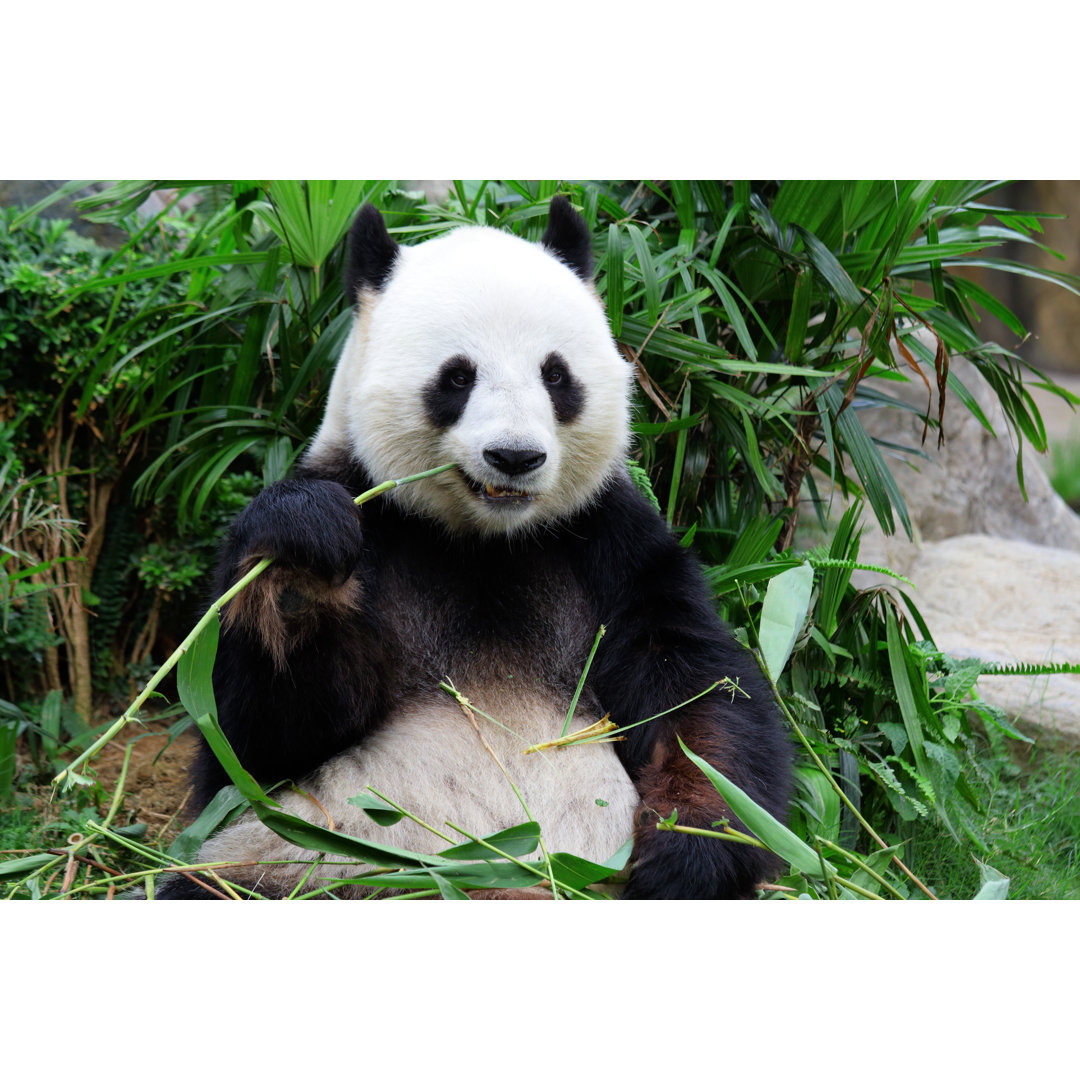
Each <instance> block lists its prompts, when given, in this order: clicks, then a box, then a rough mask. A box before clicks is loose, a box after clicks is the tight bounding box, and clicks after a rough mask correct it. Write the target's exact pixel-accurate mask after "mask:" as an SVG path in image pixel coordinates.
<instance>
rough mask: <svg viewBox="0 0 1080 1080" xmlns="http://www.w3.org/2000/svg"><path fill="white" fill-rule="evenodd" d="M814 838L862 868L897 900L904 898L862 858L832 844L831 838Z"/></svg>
mask: <svg viewBox="0 0 1080 1080" xmlns="http://www.w3.org/2000/svg"><path fill="white" fill-rule="evenodd" d="M814 839H815V840H817V842H818V843H819V844H823V845H824V846H825V847H827V848H829V849H831V850H832V851H835V852H836V853H837V854H838V855H843V857H844V858H845V859H847V860H848V862H853V863H854V864H855V865H856V866H857V867H858V868H859V869H860V870H862V871H863V872H864V873H866V874H869V875H870V876H871V877H872V878H873V879H874V880H875V881H876V882H877V883H878V884H879V885H881V886H882V887H883V888H885V889H888V890H889V892H891V893H892V894H893V896H895V897H896V899H897V900H903V899H904V894H903V893H901V892H900V890H899V889H897V888H896V886H895V885H890V884H889V882H888V881H886V880H885V878H883V877H882V876H881V875H880V874H879V873H878V872H877V871H876V870H874V869H872V868H871V867H870V866H868V865H867V864H866V863H865V862H863V861H862V859H860V858H858V857H857V856H856V855H853V854H852V853H851V852H850V851H847V850H846V849H845V848H842V847H841V846H840V845H839V844H834V843H833V842H832V841H831V840H826V839H825V838H824V837H823V836H815V837H814ZM837 880H839V879H837Z"/></svg>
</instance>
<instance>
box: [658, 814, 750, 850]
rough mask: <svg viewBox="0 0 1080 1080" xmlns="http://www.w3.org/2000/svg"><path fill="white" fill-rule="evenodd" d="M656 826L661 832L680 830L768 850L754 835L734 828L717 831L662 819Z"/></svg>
mask: <svg viewBox="0 0 1080 1080" xmlns="http://www.w3.org/2000/svg"><path fill="white" fill-rule="evenodd" d="M656 827H657V829H659V830H660V831H661V832H681V833H687V834H689V835H690V836H709V837H712V838H713V839H716V840H730V841H731V842H732V843H733V844H746V845H747V847H756V848H761V849H762V850H764V851H768V850H769V847H768V845H767V844H763V843H762V842H761V841H760V840H759V839H758V838H757V837H756V836H750V835H749V834H748V833H741V832H737V831H736V830H735V829H725V830H724V831H723V832H717V831H716V830H715V829H697V828H695V827H694V826H693V825H668V824H667V823H666V822H663V821H658V822H657V823H656Z"/></svg>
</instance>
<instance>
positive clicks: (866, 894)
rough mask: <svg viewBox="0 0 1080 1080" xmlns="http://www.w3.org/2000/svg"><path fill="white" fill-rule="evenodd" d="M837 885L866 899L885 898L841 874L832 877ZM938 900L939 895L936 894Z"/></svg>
mask: <svg viewBox="0 0 1080 1080" xmlns="http://www.w3.org/2000/svg"><path fill="white" fill-rule="evenodd" d="M831 880H832V881H835V882H836V884H837V885H843V886H844V888H845V889H850V890H851V891H852V892H853V893H858V894H859V896H861V897H863V899H865V900H884V899H885V897H883V896H878V894H877V893H872V892H871V891H870V890H869V889H864V888H863V887H862V886H861V885H856V884H855V882H854V881H848V879H847V878H842V877H840V875H839V874H834V875H833V876H832V878H831ZM934 899H935V900H936V899H937V897H936V896H935V897H934Z"/></svg>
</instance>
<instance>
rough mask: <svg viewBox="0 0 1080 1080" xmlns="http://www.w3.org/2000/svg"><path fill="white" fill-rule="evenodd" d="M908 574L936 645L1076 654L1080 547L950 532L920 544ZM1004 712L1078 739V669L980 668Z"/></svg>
mask: <svg viewBox="0 0 1080 1080" xmlns="http://www.w3.org/2000/svg"><path fill="white" fill-rule="evenodd" d="M908 576H909V577H912V580H914V581H915V582H916V585H917V588H916V590H915V591H914V592H913V593H912V598H913V599H914V601H915V604H916V605H917V607H918V608H919V611H920V612H921V613H922V615H923V618H925V619H926V622H927V625H928V626H929V627H930V631H931V633H932V634H933V636H934V641H935V642H936V643H937V646H938V648H940V649H941V650H942V651H943V652H946V653H949V654H950V655H951V656H958V657H964V656H975V657H978V658H979V659H980V660H989V661H994V662H997V663H1000V664H1016V663H1028V664H1040V663H1074V664H1076V663H1080V552H1075V551H1064V550H1062V549H1060V548H1048V547H1040V546H1039V545H1038V544H1033V543H1030V542H1028V541H1025V540H1003V539H1001V538H1000V537H992V536H971V535H967V536H954V537H951V538H949V539H948V540H939V541H936V542H932V543H929V544H926V545H924V546H923V549H922V551H921V552H919V554H918V557H917V559H916V560H915V562H914V565H913V566H912V567H911V568H910V573H909V574H908ZM979 693H980V694H981V696H982V697H983V698H984V699H985V700H986V701H988V702H990V703H991V704H993V705H997V706H998V707H999V708H1001V709H1004V711H1005V712H1006V713H1007V714H1008V715H1009V716H1010V718H1013V717H1019V718H1020V719H1021V720H1023V721H1027V722H1028V723H1030V724H1035V725H1038V726H1039V727H1040V728H1042V729H1044V730H1046V731H1051V732H1055V733H1056V734H1058V735H1060V736H1061V737H1063V738H1065V739H1067V740H1069V741H1072V742H1080V676H1078V675H1050V676H1046V675H1042V676H1036V677H1034V678H1029V677H1026V676H1008V677H1006V676H985V677H983V678H982V679H980V680H979Z"/></svg>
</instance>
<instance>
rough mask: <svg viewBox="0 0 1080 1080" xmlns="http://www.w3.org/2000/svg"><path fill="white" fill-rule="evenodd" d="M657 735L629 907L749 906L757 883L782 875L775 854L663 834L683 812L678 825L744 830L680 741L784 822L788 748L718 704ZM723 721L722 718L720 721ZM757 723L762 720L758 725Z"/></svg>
mask: <svg viewBox="0 0 1080 1080" xmlns="http://www.w3.org/2000/svg"><path fill="white" fill-rule="evenodd" d="M692 708H693V707H692V706H691V707H688V708H687V709H686V710H683V711H684V712H686V713H688V714H689V715H684V716H682V717H680V718H679V719H678V720H677V721H675V722H673V723H669V724H666V725H664V726H663V727H661V728H659V729H658V731H657V732H656V738H655V741H654V742H653V744H652V748H651V753H650V755H649V759H648V761H647V763H646V764H645V765H644V767H643V768H642V769H641V772H640V773H639V774H638V775H637V776H636V777H635V783H636V785H637V788H638V791H639V792H640V794H641V800H642V801H641V807H640V808H639V810H638V812H637V816H636V818H635V822H634V856H633V864H632V870H631V874H630V880H629V883H628V884H627V887H626V889H625V890H624V892H623V898H624V899H628V900H637V899H653V900H669V899H670V900H694V899H700V900H721V899H732V900H735V899H751V898H753V897H754V896H755V895H756V892H757V886H758V884H759V882H761V881H763V880H767V879H768V878H769V877H770V876H773V875H775V874H776V873H777V871H778V870H779V869H780V861H779V860H778V859H777V858H776V856H774V855H773V854H772V853H771V852H768V851H765V850H763V849H761V848H757V847H753V846H750V845H746V844H742V843H738V842H736V841H733V840H722V839H718V838H715V837H708V836H696V835H691V834H687V833H679V832H673V831H669V830H664V829H658V828H657V824H658V823H659V822H661V821H664V820H666V819H668V818H670V817H671V815H672V813H673V812H677V817H676V821H675V824H676V825H685V826H691V827H692V828H697V829H706V830H711V831H717V830H718V829H719V827H720V826H719V825H718V823H720V822H725V821H726V823H727V824H728V825H730V826H731V827H732V828H733V829H735V830H737V831H739V832H746V831H747V829H746V826H745V825H744V824H743V823H742V822H741V821H740V820H739V818H738V816H737V815H736V814H734V813H733V812H732V810H731V808H730V807H729V806H728V805H727V803H726V802H725V801H724V799H723V798H722V797H721V795H720V794H719V792H718V791H717V790H716V788H715V787H714V786H713V784H712V782H711V781H710V780H709V779H708V777H707V776H706V775H705V774H704V773H703V772H702V771H701V770H700V769H699V768H698V767H697V766H696V765H695V764H694V763H693V762H692V761H691V760H690V759H689V758H688V757H687V756H686V754H684V753H683V750H682V747H681V746H680V745H679V740H680V739H681V740H682V743H683V744H684V745H685V746H686V747H687V749H689V750H691V751H692V752H693V753H695V754H697V755H698V756H699V757H702V758H704V759H705V760H706V761H708V762H709V764H710V765H712V766H713V767H714V768H716V769H718V770H719V771H720V772H722V773H723V774H724V775H725V776H726V777H728V778H729V779H730V780H732V781H733V782H734V783H736V784H737V785H738V786H739V787H740V788H742V789H743V790H744V791H746V792H747V793H748V794H749V795H751V797H752V798H754V799H755V800H756V801H758V802H759V803H760V804H762V805H764V806H765V808H766V809H768V810H770V812H772V813H773V814H774V815H775V816H777V817H780V818H783V817H784V808H785V807H786V803H787V797H788V779H787V775H788V759H789V756H790V755H789V752H788V750H787V748H786V745H785V744H784V743H783V742H782V741H781V740H779V739H777V737H776V736H777V734H778V732H776V731H775V730H773V728H772V725H767V724H763V725H761V730H759V731H758V732H754V731H753V730H752V729H750V728H749V726H748V725H747V723H746V719H745V717H741V716H739V715H738V714H737V712H736V711H735V710H737V708H738V703H737V702H736V703H735V704H733V705H731V706H730V712H729V713H728V716H727V719H726V722H725V720H724V718H723V716H722V714H723V712H724V709H723V708H722V707H720V708H718V707H717V706H716V704H715V703H714V704H713V705H712V706H711V707H699V708H698V710H697V711H696V712H691V711H690V710H691V709H692ZM718 714H719V715H718ZM759 719H763V718H761V717H759Z"/></svg>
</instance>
